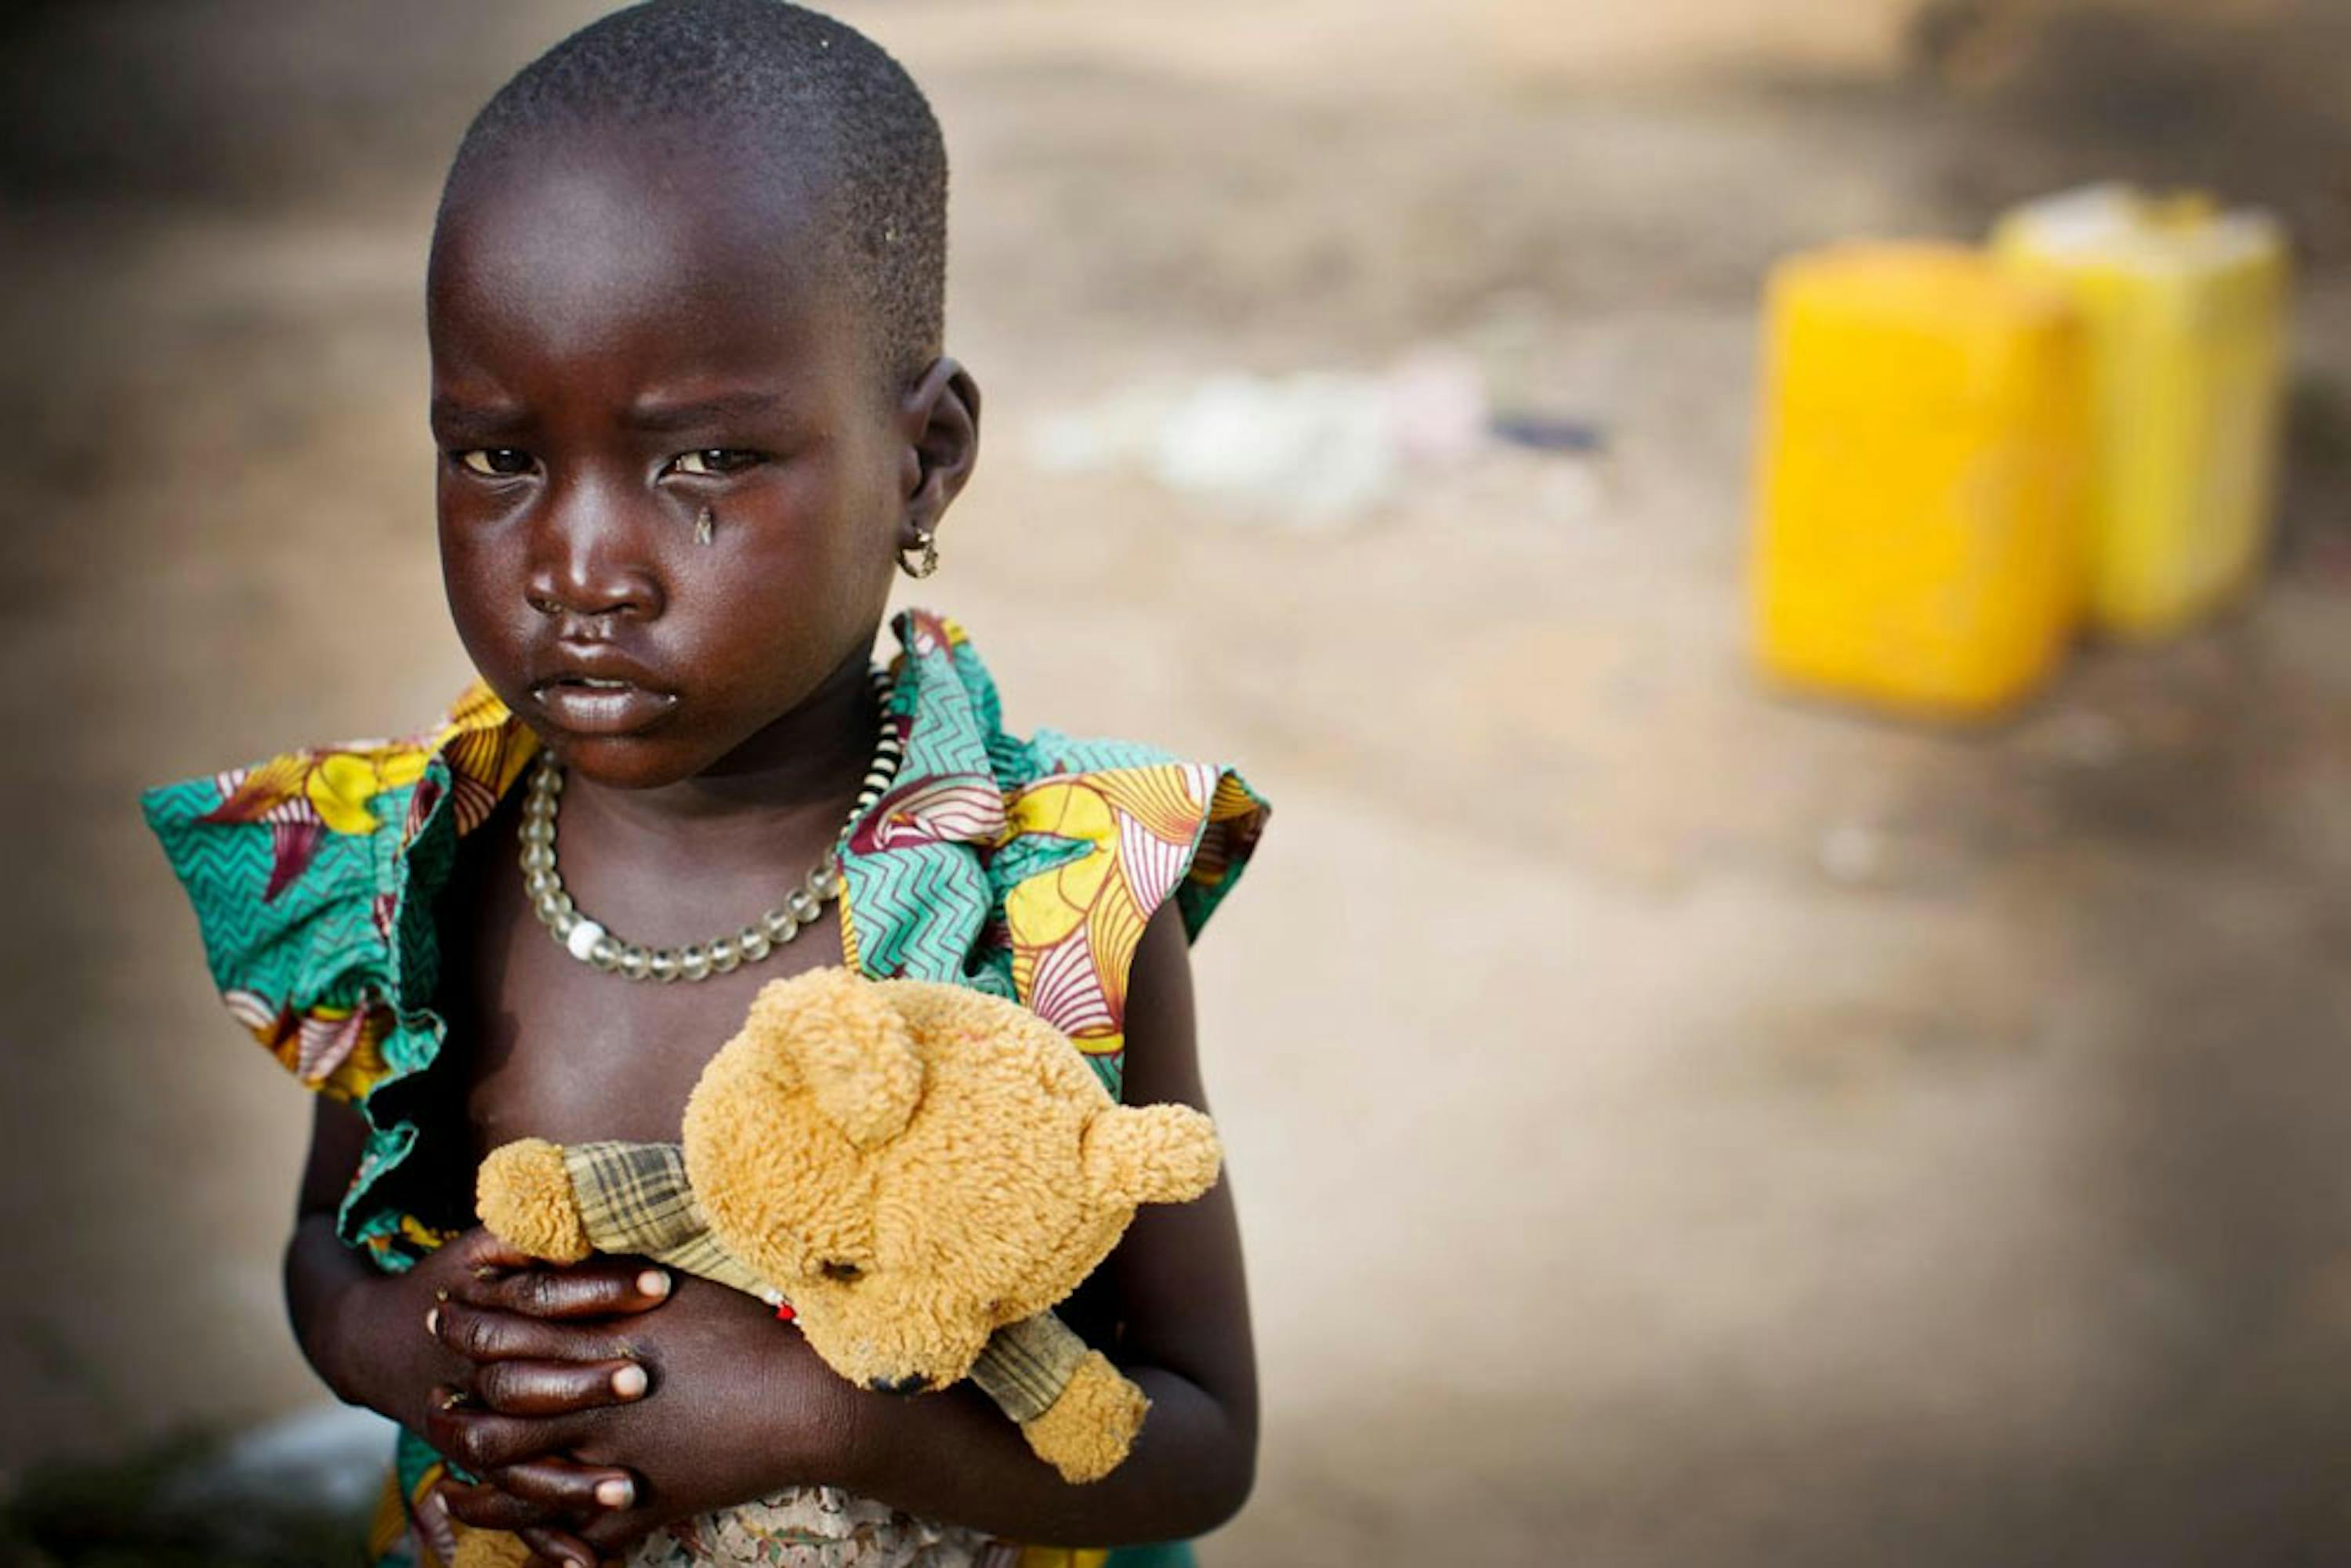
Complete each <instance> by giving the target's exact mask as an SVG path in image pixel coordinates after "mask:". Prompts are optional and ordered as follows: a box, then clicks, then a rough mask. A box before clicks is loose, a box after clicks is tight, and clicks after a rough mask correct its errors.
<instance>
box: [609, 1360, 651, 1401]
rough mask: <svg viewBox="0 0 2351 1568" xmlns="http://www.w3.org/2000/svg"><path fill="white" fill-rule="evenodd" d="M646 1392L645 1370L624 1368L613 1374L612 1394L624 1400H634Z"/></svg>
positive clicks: (630, 1367) (638, 1367)
mask: <svg viewBox="0 0 2351 1568" xmlns="http://www.w3.org/2000/svg"><path fill="white" fill-rule="evenodd" d="M644 1391H645V1369H644V1368H643V1367H642V1366H624V1367H622V1368H621V1369H620V1370H619V1371H617V1372H615V1373H613V1374H612V1392H613V1393H615V1394H617V1395H619V1396H621V1397H622V1398H623V1399H634V1398H635V1397H636V1396H638V1395H640V1394H643V1392H644Z"/></svg>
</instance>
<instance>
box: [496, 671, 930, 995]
mask: <svg viewBox="0 0 2351 1568" xmlns="http://www.w3.org/2000/svg"><path fill="white" fill-rule="evenodd" d="M873 695H874V700H875V702H876V704H877V705H878V706H880V707H881V709H882V727H881V734H880V736H879V737H877V738H876V739H875V741H874V746H873V761H872V764H871V765H870V766H868V767H867V768H866V770H865V785H864V788H863V789H860V790H859V791H858V792H857V804H855V805H854V806H852V807H851V808H850V809H849V821H846V822H844V823H842V824H841V836H840V837H839V838H838V839H836V840H835V841H834V842H833V843H832V845H831V848H829V849H827V850H826V851H825V852H824V858H823V859H822V860H820V861H819V862H817V863H816V868H815V869H814V870H813V871H810V873H808V875H807V877H806V878H804V879H803V880H802V881H801V883H800V885H799V886H798V887H795V888H794V889H792V890H791V892H790V893H789V894H785V895H784V901H783V903H781V904H778V905H777V906H776V907H775V908H773V909H771V910H769V911H768V913H767V914H765V915H761V916H760V917H759V918H758V919H757V920H755V921H753V922H752V923H751V924H750V925H746V926H745V927H743V929H742V930H740V931H738V932H737V933H736V934H735V935H734V936H721V937H719V938H717V939H716V940H715V941H711V942H692V943H688V944H687V945H686V946H683V947H644V946H639V945H638V944H636V943H634V942H624V941H622V939H621V938H619V937H617V936H613V935H612V934H611V932H610V931H608V930H606V929H605V928H604V927H603V925H601V924H600V923H599V922H597V921H594V920H591V919H590V918H589V917H588V916H587V915H582V914H581V913H580V910H579V908H578V906H576V905H575V904H573V903H572V902H571V895H570V894H568V893H566V892H564V891H563V878H562V877H561V876H560V875H559V874H558V873H557V872H556V869H555V803H556V797H557V796H559V795H560V794H562V793H563V769H562V768H561V766H559V764H558V763H557V762H556V760H555V759H554V758H552V757H550V756H549V755H548V754H547V753H546V752H543V751H542V752H540V753H539V757H538V768H536V770H534V771H533V772H532V774H531V776H530V793H529V795H528V797H527V798H526V799H525V800H524V801H523V806H522V879H523V888H524V890H525V891H526V892H528V894H530V906H531V911H532V913H534V914H536V915H538V918H539V923H540V924H541V925H545V926H546V927H547V928H548V930H549V931H550V932H552V933H554V935H555V939H556V940H557V941H558V942H559V943H561V944H562V945H563V946H564V949H565V951H567V952H569V954H570V955H571V956H573V957H575V958H577V959H579V960H580V962H581V963H583V964H586V965H588V966H590V967H591V968H596V969H601V970H602V971H604V973H606V974H608V975H618V976H620V977H622V979H626V980H660V981H662V982H663V983H664V984H667V983H668V982H670V981H673V980H706V979H708V978H709V977H711V976H713V975H724V974H726V973H728V972H729V971H730V970H733V969H736V968H737V967H740V966H742V965H745V964H756V963H758V961H759V960H760V959H762V958H764V957H766V956H768V954H769V953H772V952H774V951H775V950H776V948H778V947H779V946H782V945H783V944H785V943H787V942H789V941H790V940H791V939H792V938H793V937H795V936H799V932H800V927H802V926H804V925H812V924H813V923H814V922H815V920H816V918H817V916H819V915H822V914H823V913H824V906H825V904H826V903H827V902H829V901H830V900H831V899H834V898H837V897H839V896H840V894H841V845H842V844H844V843H846V842H847V841H848V839H849V834H850V831H851V830H852V829H853V828H855V827H856V826H857V824H858V822H859V821H861V820H862V818H863V817H864V816H865V814H866V813H867V812H868V811H871V810H872V809H873V806H874V803H875V802H876V801H878V800H881V799H882V792H883V790H884V789H888V788H890V780H891V779H894V778H896V777H897V774H898V764H899V763H900V761H902V760H903V759H904V755H905V747H904V743H903V742H901V741H900V740H899V738H898V732H897V730H896V728H895V727H893V725H892V723H891V720H890V675H889V672H888V671H886V670H882V669H876V670H874V671H873Z"/></svg>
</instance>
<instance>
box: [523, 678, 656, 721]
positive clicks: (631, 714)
mask: <svg viewBox="0 0 2351 1568" xmlns="http://www.w3.org/2000/svg"><path fill="white" fill-rule="evenodd" d="M531 695H532V696H533V697H534V698H536V699H537V700H538V709H539V711H540V712H541V713H542V714H544V715H546V716H547V717H548V718H549V720H550V721H551V722H552V723H553V724H554V726H555V727H557V728H559V729H562V730H567V731H569V732H570V733H571V734H574V735H625V734H627V733H629V732H630V731H632V730H637V729H643V727H645V726H647V725H649V724H651V723H653V721H654V720H656V719H658V718H660V717H661V716H663V715H664V714H666V713H668V712H669V710H670V709H671V708H673V707H675V706H677V698H676V697H674V696H673V695H670V694H669V693H667V692H656V691H650V690H648V689H647V688H645V687H643V686H641V685H636V684H635V683H634V682H632V681H620V680H613V679H611V678H610V677H607V676H602V675H565V676H562V677H560V678H559V679H557V680H552V681H542V682H540V683H539V684H538V685H535V686H533V687H532V688H531Z"/></svg>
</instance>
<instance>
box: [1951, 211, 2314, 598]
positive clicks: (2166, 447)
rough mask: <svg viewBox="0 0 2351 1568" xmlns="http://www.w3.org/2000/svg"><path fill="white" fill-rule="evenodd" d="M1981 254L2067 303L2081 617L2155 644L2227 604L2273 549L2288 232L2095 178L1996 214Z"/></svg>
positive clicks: (2253, 218) (2258, 218)
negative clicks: (2076, 354) (2086, 495)
mask: <svg viewBox="0 0 2351 1568" xmlns="http://www.w3.org/2000/svg"><path fill="white" fill-rule="evenodd" d="M1992 248H1993V250H1994V252H1995V253H1996V254H1997V255H1998V256H1999V257H2000V258H2001V262H2002V264H2003V265H2004V266H2006V267H2008V268H2009V269H2010V270H2011V272H2012V273H2013V274H2015V275H2016V276H2018V277H2030V278H2033V279H2036V280H2041V281H2046V282H2050V283H2053V284H2055V285H2057V286H2059V287H2064V289H2066V290H2067V292H2068V293H2069V294H2070V295H2071V296H2072V297H2073V298H2074V302H2075V304H2076V306H2077V307H2078V308H2079V309H2080V311H2081V314H2082V319H2083V323H2084V326H2085V329H2086V330H2087V334H2088V342H2089V375H2090V396H2091V443H2092V444H2091V450H2092V462H2091V483H2090V509H2091V518H2092V522H2091V550H2090V560H2089V609H2090V615H2091V618H2092V620H2093V621H2094V622H2095V624H2096V625H2097V627H2098V628H2099V629H2100V630H2101V631H2104V632H2112V633H2115V634H2117V635H2120V636H2125V637H2152V636H2159V635H2161V634H2162V633H2164V632H2170V631H2173V630H2176V629H2178V628H2179V627H2180V626H2182V625H2184V624H2186V623H2187V622H2190V621H2192V620H2194V619H2195V618H2196V617H2198V616H2199V615H2201V614H2202V613H2204V612H2207V611H2209V610H2211V609H2213V608H2215V607H2217V606H2219V605H2220V604H2221V603H2223V602H2225V601H2228V600H2229V599H2231V597H2233V596H2234V595H2235V594H2236V593H2237V592H2239V591H2241V589H2243V588H2244V587H2245V586H2246V585H2247V584H2248V582H2249V581H2250V580H2252V578H2253V577H2254V576H2255V574H2256V573H2257V572H2258V571H2259V570H2260V568H2261V564H2262V559H2263V558H2264V556H2265V555H2266V554H2267V549H2268V543H2269V534H2270V517H2271V511H2272V507H2273V496H2274V491H2275V486H2276V482H2277V465H2278V455H2277V448H2278V434H2279V414H2280V404H2281V400H2282V393H2283V367H2284V358H2285V332H2286V326H2285V323H2286V314H2287V292H2288V272H2289V267H2288V264H2287V254H2286V245H2285V236H2284V234H2283V231H2282V230H2281V229H2280V228H2279V226H2278V225H2277V224H2276V223H2275V222H2274V221H2273V220H2272V219H2270V218H2269V217H2268V216H2266V215H2264V214H2261V213H2257V212H2250V211H2248V212H2230V213H2220V212H2216V211H2215V210H2214V209H2213V205H2212V204H2211V202H2210V199H2209V198H2206V197H2203V196H2200V195H2185V196H2174V197H2169V198H2164V199H2155V198H2150V197H2147V196H2144V195H2142V194H2140V193H2137V192H2135V191H2133V190H2131V189H2130V188H2129V187H2127V186H2122V185H2096V186H2091V187H2089V188H2087V189H2084V190H2079V191H2073V192H2068V193H2064V194H2063V195H2057V196H2051V197H2047V198H2044V199H2043V200H2041V201H2038V202H2032V203H2029V204H2026V205H2024V206H2022V207H2019V208H2017V209H2015V210H2014V211H2012V212H2011V213H2010V214H2008V215H2007V216H2006V217H2004V218H2002V219H2001V221H2000V223H1999V225H1997V226H1996V228H1995V229H1994V231H1993V235H1992Z"/></svg>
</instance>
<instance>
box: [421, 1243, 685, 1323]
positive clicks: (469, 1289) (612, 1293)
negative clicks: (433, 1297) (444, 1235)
mask: <svg viewBox="0 0 2351 1568" xmlns="http://www.w3.org/2000/svg"><path fill="white" fill-rule="evenodd" d="M669 1293H670V1276H669V1270H666V1269H657V1268H654V1267H653V1265H651V1264H649V1263H643V1262H639V1261H635V1260H630V1259H625V1258H596V1259H590V1260H589V1261H587V1262H585V1263H575V1264H573V1265H571V1266H570V1267H569V1268H557V1267H555V1266H553V1265H552V1264H548V1265H541V1266H538V1267H534V1268H528V1269H510V1270H493V1271H491V1272H490V1273H488V1274H487V1275H486V1276H481V1277H476V1278H475V1279H474V1280H473V1281H470V1282H469V1283H468V1284H467V1285H466V1286H465V1288H464V1289H463V1290H461V1291H458V1292H457V1294H458V1295H459V1296H460V1297H461V1298H462V1299H463V1300H465V1301H470V1302H472V1303H473V1304H475V1306H483V1307H503V1308H504V1309H506V1310H507V1312H521V1313H523V1314H524V1315H525V1316H528V1317H534V1318H609V1317H617V1316H621V1315H622V1314H624V1313H630V1312H651V1311H652V1310H653V1308H655V1307H657V1306H660V1305H661V1304H662V1303H663V1302H664V1301H667V1300H669Z"/></svg>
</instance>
